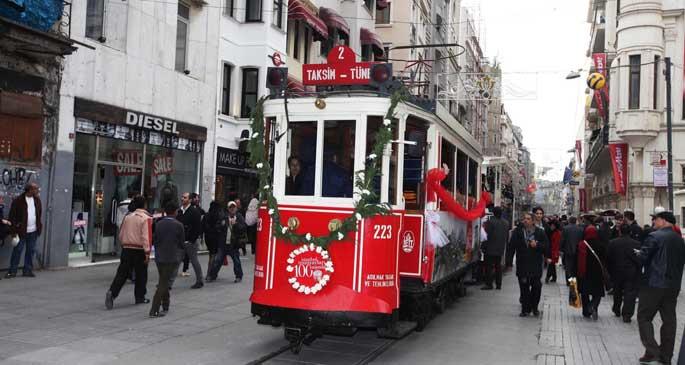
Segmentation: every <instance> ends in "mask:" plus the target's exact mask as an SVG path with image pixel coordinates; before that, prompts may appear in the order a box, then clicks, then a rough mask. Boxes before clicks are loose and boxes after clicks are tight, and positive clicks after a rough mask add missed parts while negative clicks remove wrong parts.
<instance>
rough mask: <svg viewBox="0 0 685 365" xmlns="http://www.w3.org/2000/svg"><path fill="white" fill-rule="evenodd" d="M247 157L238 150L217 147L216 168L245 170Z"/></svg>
mask: <svg viewBox="0 0 685 365" xmlns="http://www.w3.org/2000/svg"><path fill="white" fill-rule="evenodd" d="M248 161H249V155H248V154H247V153H245V152H241V151H239V150H234V149H231V148H223V147H219V148H218V150H217V156H216V167H218V168H228V169H238V170H244V169H246V168H247V167H248V166H247V163H248Z"/></svg>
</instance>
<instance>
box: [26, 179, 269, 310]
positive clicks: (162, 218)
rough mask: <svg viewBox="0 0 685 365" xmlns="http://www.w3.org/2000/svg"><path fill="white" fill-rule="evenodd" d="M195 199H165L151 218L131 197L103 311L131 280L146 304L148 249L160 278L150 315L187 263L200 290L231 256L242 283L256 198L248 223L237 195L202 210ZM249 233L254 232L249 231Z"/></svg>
mask: <svg viewBox="0 0 685 365" xmlns="http://www.w3.org/2000/svg"><path fill="white" fill-rule="evenodd" d="M199 202H200V197H199V195H198V194H197V193H188V192H186V193H183V194H182V195H181V204H180V206H179V204H178V203H177V202H176V201H174V200H170V201H167V202H165V205H164V207H163V210H162V212H159V213H160V214H158V215H155V216H153V215H151V214H150V212H149V211H148V210H147V209H146V208H147V207H146V199H145V198H144V197H143V196H142V195H135V196H133V197H132V199H131V201H130V203H129V204H128V206H127V210H128V211H127V212H126V214H125V216H124V217H123V219H122V220H121V224H120V226H119V231H118V239H119V240H118V241H119V243H120V245H121V247H122V250H121V257H120V262H119V266H118V268H117V271H116V274H115V277H114V279H113V280H112V284H111V285H110V287H109V290H108V291H107V293H106V295H105V307H106V308H107V309H112V308H113V307H114V300H115V299H116V298H117V297H118V296H119V294H120V292H121V289H122V287H123V286H124V284H125V283H126V282H127V280H129V279H131V278H133V279H132V280H133V281H134V283H135V284H134V288H135V289H134V297H135V303H136V304H146V303H150V300H149V299H148V298H147V297H146V294H147V274H148V262H149V260H150V257H151V254H152V253H153V252H154V259H155V264H156V265H157V271H158V273H159V281H158V283H157V289H156V291H155V294H154V297H153V300H152V306H151V308H150V313H149V314H150V316H151V317H162V316H164V315H166V313H167V312H168V311H169V307H170V303H171V300H170V291H171V290H172V289H173V287H174V283H175V280H176V277H177V276H179V268H182V270H181V273H180V276H182V277H184V276H190V274H189V273H188V269H189V267H190V266H191V265H192V267H193V272H194V275H195V283H194V284H193V285H192V286H191V287H190V288H191V289H200V288H202V287H204V283H205V282H213V281H216V280H217V277H218V275H219V270H220V269H221V267H222V266H227V265H229V261H228V258H230V264H232V266H233V273H234V275H235V278H234V283H240V282H241V281H242V279H243V269H242V264H241V262H240V251H241V250H242V251H243V254H244V255H245V254H246V253H247V251H246V244H247V243H248V242H250V243H251V244H252V252H253V253H254V252H255V249H256V247H255V246H256V242H255V240H256V223H257V219H258V218H257V211H258V209H259V201H258V200H257V199H256V197H252V199H251V200H250V204H249V205H248V209H247V211H246V214H247V215H248V216H249V217H250V222H249V223H251V224H248V223H246V220H245V218H244V217H243V214H241V213H240V210H239V208H240V203H239V202H240V200H238V199H233V200H229V201H228V202H227V204H226V205H225V206H224V205H223V204H221V203H219V202H217V201H213V202H211V204H210V206H209V211H207V212H205V211H204V210H203V209H202V208H201V207H200V205H199ZM13 206H14V205H13ZM251 231H253V232H254V233H253V234H250V232H251ZM203 240H204V242H205V244H206V246H207V251H208V252H209V260H208V262H207V269H206V270H207V271H206V273H207V274H206V276H203V273H202V265H201V264H200V260H199V258H198V251H199V250H200V247H201V242H202V241H203ZM181 265H183V266H181ZM132 274H133V275H132Z"/></svg>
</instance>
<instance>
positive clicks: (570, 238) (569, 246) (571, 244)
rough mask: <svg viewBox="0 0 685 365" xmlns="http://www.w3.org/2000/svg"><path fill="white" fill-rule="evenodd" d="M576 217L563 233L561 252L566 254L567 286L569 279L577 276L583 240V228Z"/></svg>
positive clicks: (571, 219)
mask: <svg viewBox="0 0 685 365" xmlns="http://www.w3.org/2000/svg"><path fill="white" fill-rule="evenodd" d="M576 223H577V220H576V217H571V218H569V219H568V225H566V227H564V230H563V231H562V232H561V245H560V246H561V247H560V250H561V252H562V253H563V254H564V257H563V260H564V271H565V272H566V285H568V279H570V278H572V277H574V276H576V259H577V252H576V251H577V250H578V242H580V241H582V240H583V227H581V226H579V225H578V224H576Z"/></svg>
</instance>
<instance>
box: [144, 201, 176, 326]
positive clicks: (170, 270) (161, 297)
mask: <svg viewBox="0 0 685 365" xmlns="http://www.w3.org/2000/svg"><path fill="white" fill-rule="evenodd" d="M177 210H178V205H177V204H176V203H175V202H173V201H170V202H168V203H167V205H166V207H164V214H165V217H163V218H161V219H160V220H158V221H157V223H156V224H155V232H154V235H153V237H154V243H155V263H156V264H157V271H158V272H159V281H158V283H157V290H156V291H155V295H154V297H153V298H152V307H151V308H150V317H163V316H164V315H165V314H166V313H167V312H168V311H169V306H170V304H171V298H170V295H169V285H170V283H171V276H172V275H173V274H174V272H175V271H177V270H178V263H179V257H178V252H179V251H180V250H183V244H184V243H185V230H184V228H183V224H182V223H181V222H179V221H178V219H176V213H177ZM160 306H161V308H162V311H161V312H160V310H159V308H160Z"/></svg>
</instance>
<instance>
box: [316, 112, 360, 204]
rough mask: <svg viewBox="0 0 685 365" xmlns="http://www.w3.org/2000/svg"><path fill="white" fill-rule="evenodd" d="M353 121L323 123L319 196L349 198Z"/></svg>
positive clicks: (351, 183)
mask: <svg viewBox="0 0 685 365" xmlns="http://www.w3.org/2000/svg"><path fill="white" fill-rule="evenodd" d="M356 124H357V123H356V121H354V120H327V121H325V122H324V138H323V181H322V182H321V195H322V196H324V197H327V198H351V197H352V186H353V179H354V137H355V126H356Z"/></svg>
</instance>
